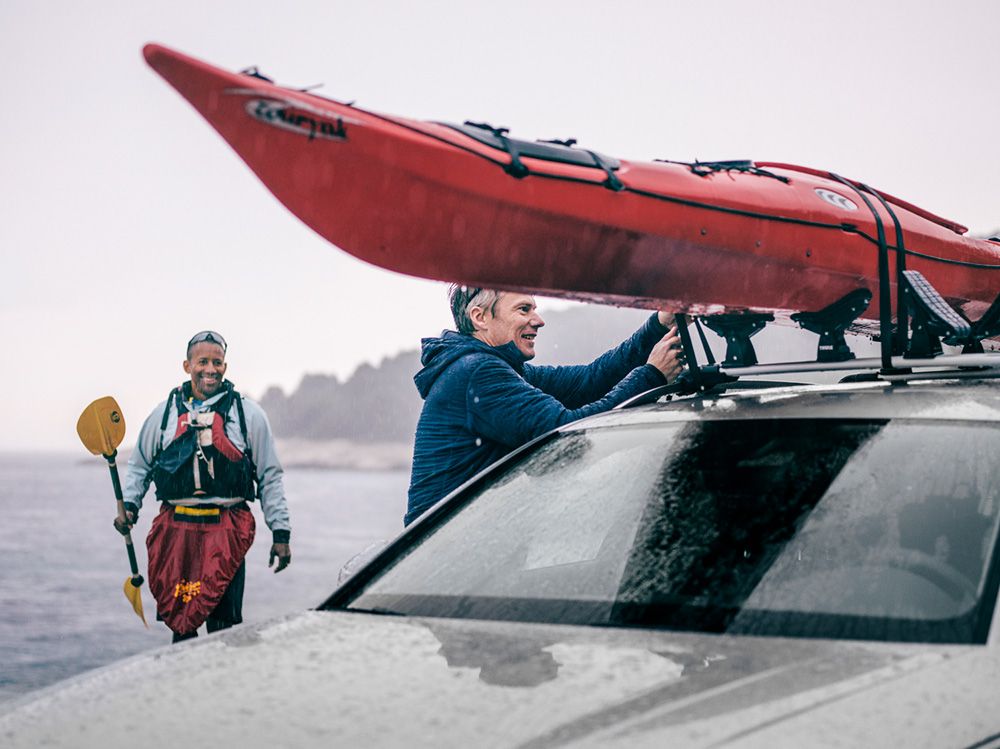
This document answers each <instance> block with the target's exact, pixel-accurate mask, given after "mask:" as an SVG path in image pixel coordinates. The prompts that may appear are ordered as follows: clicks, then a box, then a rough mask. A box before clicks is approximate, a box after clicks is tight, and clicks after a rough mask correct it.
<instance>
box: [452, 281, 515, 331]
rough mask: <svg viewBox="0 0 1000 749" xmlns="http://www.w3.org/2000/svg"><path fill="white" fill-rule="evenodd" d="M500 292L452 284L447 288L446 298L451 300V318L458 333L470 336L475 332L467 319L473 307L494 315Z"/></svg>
mask: <svg viewBox="0 0 1000 749" xmlns="http://www.w3.org/2000/svg"><path fill="white" fill-rule="evenodd" d="M502 293H503V292H502V291H496V290H495V289H480V288H477V287H475V286H462V285H461V284H457V283H454V284H452V285H451V286H450V287H449V288H448V298H449V299H450V300H451V316H452V317H453V318H455V327H456V328H457V329H458V332H459V333H464V334H465V335H472V334H473V333H475V332H476V327H475V326H474V325H473V324H472V318H471V317H469V310H471V309H472V308H473V307H480V308H482V309H484V310H489V312H490V314H491V315H495V314H496V306H497V302H498V301H499V300H500V295H501V294H502Z"/></svg>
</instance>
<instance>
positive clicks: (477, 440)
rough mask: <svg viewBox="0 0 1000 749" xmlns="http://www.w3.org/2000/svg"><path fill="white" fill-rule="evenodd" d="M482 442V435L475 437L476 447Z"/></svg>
mask: <svg viewBox="0 0 1000 749" xmlns="http://www.w3.org/2000/svg"><path fill="white" fill-rule="evenodd" d="M482 444H483V438H482V437H476V447H480V446H482Z"/></svg>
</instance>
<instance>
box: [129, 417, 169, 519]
mask: <svg viewBox="0 0 1000 749" xmlns="http://www.w3.org/2000/svg"><path fill="white" fill-rule="evenodd" d="M166 407H167V401H164V402H163V403H161V404H160V405H158V406H157V407H156V408H154V409H153V412H152V413H151V414H150V415H149V416H147V417H146V420H145V421H144V422H143V423H142V429H140V430H139V438H138V439H137V440H136V443H135V447H134V448H133V449H132V453H131V454H130V455H129V457H128V471H127V472H126V474H125V483H124V485H123V486H122V497H123V498H124V500H125V502H126V504H131V505H135V509H136V512H138V510H139V508H141V507H142V498H143V497H145V496H146V492H148V491H149V484H150V483H151V482H152V480H153V461H154V460H155V459H156V454H157V452H158V451H159V449H160V422H161V421H162V420H163V409H165V408H166Z"/></svg>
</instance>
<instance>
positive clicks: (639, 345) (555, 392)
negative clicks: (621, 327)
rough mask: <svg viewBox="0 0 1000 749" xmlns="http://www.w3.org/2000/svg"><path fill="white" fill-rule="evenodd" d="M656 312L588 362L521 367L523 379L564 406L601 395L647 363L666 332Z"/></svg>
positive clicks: (572, 406)
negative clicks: (616, 343)
mask: <svg viewBox="0 0 1000 749" xmlns="http://www.w3.org/2000/svg"><path fill="white" fill-rule="evenodd" d="M667 330H668V329H667V328H665V327H663V326H662V325H660V321H659V319H658V318H657V316H656V314H653V315H652V316H650V318H649V319H648V320H646V322H645V324H644V325H643V326H642V327H641V328H639V330H637V331H636V332H635V333H633V334H632V336H630V337H629V338H628V339H627V340H625V341H624V342H623V343H621V344H620V345H619V346H617V347H615V348H613V349H611V350H610V351H607V352H605V353H604V354H602V355H601V356H599V357H598V358H597V359H595V360H594V361H592V362H591V363H590V364H581V365H577V366H569V367H535V366H531V365H530V364H528V365H525V367H524V378H525V379H526V380H527V381H528V382H529V383H531V384H532V385H534V386H535V387H537V388H538V389H539V390H541V391H543V392H545V393H548V394H549V395H552V396H554V397H555V398H556V399H558V400H559V402H560V403H562V404H563V405H564V406H566V407H567V408H579V407H581V406H584V405H586V404H588V403H593V402H594V401H596V400H598V399H600V398H603V397H604V396H605V395H606V394H608V392H609V391H610V390H611V389H612V388H613V387H615V385H617V384H618V383H619V382H621V380H622V378H624V377H625V376H626V375H627V374H628V373H629V372H631V371H632V370H634V369H635V368H636V367H639V366H641V365H643V364H645V363H646V360H647V359H648V358H649V352H650V351H652V350H653V346H655V345H656V344H657V342H658V341H659V340H660V339H661V338H663V336H664V335H666V333H667Z"/></svg>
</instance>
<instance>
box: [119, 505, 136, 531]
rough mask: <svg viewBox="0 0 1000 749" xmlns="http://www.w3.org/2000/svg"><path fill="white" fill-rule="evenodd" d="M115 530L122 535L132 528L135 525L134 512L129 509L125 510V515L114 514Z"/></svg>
mask: <svg viewBox="0 0 1000 749" xmlns="http://www.w3.org/2000/svg"><path fill="white" fill-rule="evenodd" d="M114 522H115V530H116V531H118V532H119V533H121V534H122V535H123V536H127V535H128V534H129V532H130V531H131V530H132V528H133V527H134V526H135V513H134V512H131V511H129V510H126V511H125V517H124V518H122V517H120V516H117V515H116V516H115V521H114Z"/></svg>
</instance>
